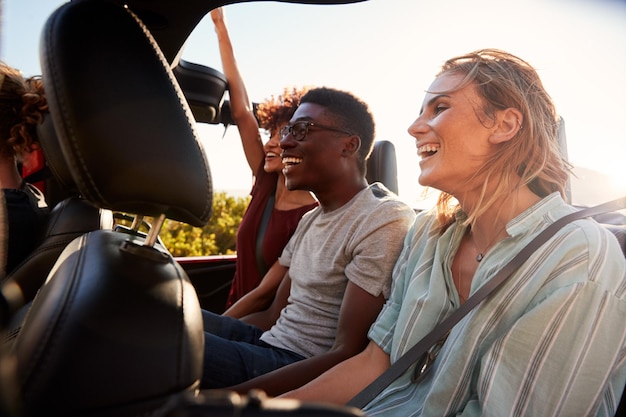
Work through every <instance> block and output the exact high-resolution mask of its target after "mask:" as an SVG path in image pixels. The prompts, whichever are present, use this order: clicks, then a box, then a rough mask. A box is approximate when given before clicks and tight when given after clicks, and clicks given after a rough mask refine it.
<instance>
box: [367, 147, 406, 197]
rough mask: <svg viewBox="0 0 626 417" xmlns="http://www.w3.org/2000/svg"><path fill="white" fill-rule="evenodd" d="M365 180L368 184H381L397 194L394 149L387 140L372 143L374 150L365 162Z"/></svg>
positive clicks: (396, 167)
mask: <svg viewBox="0 0 626 417" xmlns="http://www.w3.org/2000/svg"><path fill="white" fill-rule="evenodd" d="M365 176H366V178H367V182H368V183H370V184H371V183H373V182H381V183H383V185H384V186H385V187H387V188H388V189H389V190H390V191H393V192H394V193H396V194H398V166H397V161H396V148H395V146H394V145H393V143H392V142H390V141H388V140H378V141H376V142H374V148H373V149H372V153H371V155H370V157H369V159H368V160H367V172H366V175H365Z"/></svg>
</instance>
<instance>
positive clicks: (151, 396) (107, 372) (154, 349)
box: [15, 231, 203, 416]
mask: <svg viewBox="0 0 626 417" xmlns="http://www.w3.org/2000/svg"><path fill="white" fill-rule="evenodd" d="M85 265H88V266H89V267H88V268H84V266H85ZM199 309H200V306H199V304H198V301H197V297H196V295H195V290H194V289H193V286H192V284H191V283H190V282H189V281H188V280H187V279H186V277H185V273H184V271H183V270H182V268H181V267H180V266H179V265H178V264H176V263H175V262H173V260H172V259H171V257H170V256H169V254H168V253H167V252H166V251H165V250H164V249H162V248H150V247H146V246H142V241H141V239H138V238H133V237H132V236H130V235H127V234H123V233H116V232H113V231H97V232H92V233H89V234H87V235H85V236H83V237H82V238H80V239H76V240H74V241H73V242H72V243H70V245H69V246H68V247H67V248H66V250H65V251H64V252H63V254H62V255H61V259H60V260H59V262H57V264H56V265H55V269H54V270H53V272H52V274H51V277H50V279H49V280H48V282H47V283H46V285H45V286H44V287H43V288H42V289H41V291H40V293H39V294H38V295H37V298H36V299H35V302H34V303H33V305H32V307H31V310H30V311H29V313H28V316H27V319H26V322H25V324H24V327H23V328H22V331H21V333H20V335H19V337H18V338H17V339H16V344H15V349H16V352H17V353H18V354H17V358H18V369H19V378H20V384H21V387H22V390H23V401H24V404H25V407H24V408H25V415H83V416H86V415H112V416H113V415H114V416H125V415H140V414H141V413H142V412H146V411H147V410H151V409H155V408H157V407H158V406H161V405H163V403H165V402H166V401H167V400H168V399H169V398H170V397H171V396H172V395H177V394H179V393H182V392H185V391H186V390H187V389H189V388H190V386H192V385H193V384H194V381H196V380H199V378H200V377H201V372H202V352H203V347H202V346H203V335H202V332H201V331H198V329H200V330H201V329H202V316H201V314H199ZM192 352H197V353H198V354H190V353H192ZM139 410H141V412H139Z"/></svg>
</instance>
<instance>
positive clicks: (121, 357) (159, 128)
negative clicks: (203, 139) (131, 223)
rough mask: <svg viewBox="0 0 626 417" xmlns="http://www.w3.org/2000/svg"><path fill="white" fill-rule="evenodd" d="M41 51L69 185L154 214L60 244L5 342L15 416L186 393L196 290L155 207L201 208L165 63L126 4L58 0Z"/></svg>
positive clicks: (196, 320) (197, 316) (194, 350)
mask: <svg viewBox="0 0 626 417" xmlns="http://www.w3.org/2000/svg"><path fill="white" fill-rule="evenodd" d="M40 53H41V62H42V69H43V81H44V87H45V89H46V93H47V96H48V103H49V107H50V113H51V116H52V119H53V122H54V126H55V128H56V133H57V135H58V140H59V150H60V151H61V152H62V154H63V156H64V159H65V160H66V161H67V167H68V168H69V171H70V173H71V177H72V179H73V180H74V183H75V184H76V186H77V188H78V191H79V193H80V195H81V196H82V197H83V199H84V200H85V201H87V202H89V203H90V204H91V205H93V206H95V207H97V208H101V209H106V210H112V211H120V212H124V213H132V214H136V215H139V216H150V217H152V218H154V219H156V220H155V222H154V223H153V227H152V230H151V231H150V233H149V234H148V236H146V237H142V236H138V235H135V234H132V233H126V232H119V231H115V230H96V231H92V232H89V233H86V234H83V235H82V236H80V237H78V238H76V239H74V240H73V241H72V242H71V243H70V244H69V245H67V247H66V248H65V250H64V251H63V252H62V254H61V255H60V257H59V258H58V260H57V262H56V263H55V265H54V267H53V268H52V270H51V272H50V274H49V276H48V278H47V280H46V283H45V284H44V285H43V287H42V288H41V289H40V290H39V292H38V293H37V295H36V297H35V299H34V300H33V303H32V306H31V308H30V310H29V311H28V314H27V315H26V318H25V320H24V323H23V326H22V329H21V331H20V333H19V335H18V336H17V337H16V339H15V342H14V344H13V346H12V348H13V349H12V354H13V355H14V357H15V360H16V363H17V372H16V373H17V377H16V379H17V386H18V389H19V395H17V396H16V398H15V407H16V408H18V409H20V410H21V414H22V415H25V416H29V415H44V414H46V415H82V416H89V415H99V416H104V415H111V416H112V415H115V416H125V415H149V414H150V413H152V412H155V410H158V409H161V408H162V407H164V406H165V405H166V404H170V403H171V402H173V401H175V399H176V398H179V397H181V396H183V395H184V394H185V393H187V392H193V391H194V390H195V389H196V387H197V385H198V381H199V379H200V376H201V372H202V356H203V347H202V346H203V331H202V330H203V329H202V316H201V313H200V306H199V304H198V299H197V296H196V294H195V291H194V289H193V286H192V285H191V283H190V282H189V280H188V279H187V277H186V275H185V273H184V271H183V270H182V268H181V267H180V266H179V265H178V264H177V263H176V262H175V261H174V260H173V258H172V257H171V255H170V254H169V252H168V251H167V250H166V249H165V248H163V247H162V246H161V245H160V244H159V243H158V231H159V229H160V226H161V225H162V222H163V221H164V220H165V218H171V219H173V220H177V221H182V222H186V223H189V224H192V225H194V226H202V225H204V224H205V223H206V222H207V221H208V219H209V217H210V215H211V206H212V183H211V177H210V173H209V167H208V163H207V160H206V157H205V154H204V151H203V149H202V147H201V144H200V142H199V140H198V136H197V133H196V130H195V122H194V121H193V117H192V116H191V112H190V111H189V108H188V106H187V104H186V102H185V100H184V98H183V95H182V93H181V91H180V89H179V87H178V85H177V84H176V82H175V81H174V78H173V75H172V73H171V71H170V69H169V66H168V64H167V63H166V62H165V60H164V58H163V56H162V54H161V53H160V50H159V48H158V46H157V45H156V44H155V42H154V41H153V39H152V37H151V35H150V34H149V32H148V30H147V29H146V28H145V26H143V24H142V23H141V22H140V21H139V20H138V19H137V18H136V17H135V16H134V14H133V13H132V12H130V11H129V10H128V9H126V8H125V7H123V6H120V5H117V4H113V3H109V2H99V1H82V2H71V3H66V4H64V5H62V6H61V7H60V8H59V9H57V10H56V11H55V12H54V13H53V14H52V15H51V16H50V17H49V19H48V21H47V22H46V25H45V27H44V30H43V33H42V37H41V45H40Z"/></svg>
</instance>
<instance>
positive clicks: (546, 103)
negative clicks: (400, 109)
mask: <svg viewBox="0 0 626 417" xmlns="http://www.w3.org/2000/svg"><path fill="white" fill-rule="evenodd" d="M444 74H462V75H463V80H462V81H461V83H460V84H459V85H457V86H456V87H455V90H458V89H461V88H464V87H465V86H467V85H469V84H474V85H475V87H476V91H477V92H478V94H479V95H480V96H481V97H482V108H481V109H477V110H479V111H480V113H482V114H480V116H479V117H480V118H481V120H483V118H484V119H486V120H487V121H495V114H496V112H497V111H500V110H504V109H507V108H515V109H517V110H518V111H520V112H521V113H522V120H520V121H519V123H520V129H519V131H518V132H517V134H516V136H515V137H514V138H513V139H511V140H509V141H506V142H504V143H503V144H502V145H501V146H500V147H499V149H498V150H497V151H496V152H495V153H494V155H493V156H492V157H491V158H490V159H489V160H488V161H487V162H486V163H485V164H484V166H483V167H482V168H480V169H479V170H478V172H476V174H475V175H476V176H481V177H482V178H485V181H484V185H483V188H482V192H481V195H480V197H479V200H478V204H477V205H476V206H475V207H474V208H473V209H472V212H470V213H466V214H467V216H468V217H467V220H466V222H467V223H468V224H473V223H474V222H475V220H476V218H478V217H480V216H481V215H482V214H484V213H485V212H486V211H487V210H488V209H489V208H491V207H492V206H493V205H494V204H495V203H496V202H497V201H498V200H501V199H502V198H503V197H505V196H506V195H509V194H510V193H511V190H512V189H516V188H519V187H523V186H528V187H529V188H530V189H531V190H532V191H533V192H534V193H535V194H537V195H538V196H539V197H545V196H547V195H549V194H551V193H553V192H557V191H558V192H559V193H561V195H562V196H563V197H564V198H565V188H566V185H567V180H568V178H569V169H570V166H569V164H568V163H567V162H566V161H565V160H564V158H563V156H562V154H561V150H560V148H559V144H558V125H559V118H558V116H557V113H556V110H555V107H554V103H553V102H552V99H551V98H550V96H549V95H548V93H547V92H546V90H545V89H544V87H543V84H542V83H541V80H540V78H539V75H538V74H537V72H536V71H535V69H534V68H533V67H532V66H531V65H530V64H528V63H527V62H526V61H524V60H522V59H520V58H518V57H516V56H515V55H512V54H510V53H507V52H504V51H501V50H498V49H481V50H478V51H475V52H472V53H469V54H466V55H462V56H458V57H455V58H452V59H449V60H447V61H446V62H445V63H444V64H443V66H442V68H441V70H440V72H439V73H438V74H437V77H439V76H441V75H444ZM484 122H485V121H484V120H483V123H484ZM517 177H519V178H520V179H521V181H519V182H518V180H517ZM488 184H490V185H491V184H495V189H489V192H487V191H488V189H487V186H488ZM452 201H453V197H452V196H451V195H449V194H447V193H445V192H442V193H441V194H440V196H439V201H438V202H437V210H438V218H439V223H440V225H441V226H442V229H445V227H447V226H448V225H449V224H451V223H452V222H453V221H454V212H455V211H456V210H457V209H458V205H455V204H453V202H452Z"/></svg>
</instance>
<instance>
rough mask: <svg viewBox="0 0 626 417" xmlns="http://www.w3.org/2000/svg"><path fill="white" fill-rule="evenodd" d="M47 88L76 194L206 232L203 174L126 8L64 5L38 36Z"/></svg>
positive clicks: (163, 66) (180, 110)
mask: <svg viewBox="0 0 626 417" xmlns="http://www.w3.org/2000/svg"><path fill="white" fill-rule="evenodd" d="M40 55H41V57H40V58H41V63H42V71H43V81H44V87H45V89H46V94H47V96H48V103H49V107H50V113H51V115H52V118H53V120H54V125H55V127H56V131H57V134H58V139H59V145H60V148H61V150H62V152H63V155H64V156H65V160H66V161H67V163H68V167H69V170H70V172H71V174H72V177H73V179H74V181H75V183H76V184H77V186H78V189H79V191H80V194H81V195H82V196H83V197H84V198H85V199H87V200H89V201H90V202H92V203H93V204H95V205H97V206H98V207H101V208H107V209H110V210H114V211H122V212H127V213H133V214H140V215H148V216H158V215H160V214H162V213H165V215H166V217H168V218H170V219H174V220H179V221H182V222H186V223H189V224H191V225H194V226H202V225H204V224H205V223H206V222H207V221H208V219H209V217H210V214H211V206H212V183H211V176H210V172H209V165H208V162H207V160H206V156H205V154H204V150H203V149H202V145H201V144H200V141H199V139H198V135H197V132H196V128H195V121H194V119H193V116H192V114H191V111H190V110H189V107H188V105H187V102H186V101H185V99H184V97H183V94H182V92H181V90H180V88H179V86H178V84H177V83H176V81H175V79H174V76H173V75H172V72H171V70H170V68H169V67H168V65H167V63H166V62H165V59H164V58H163V55H162V53H161V52H160V50H159V47H158V45H156V43H155V42H154V40H153V38H152V36H151V35H150V33H149V32H148V30H147V29H146V28H145V26H144V25H143V24H142V23H141V22H140V21H139V20H138V19H137V18H136V17H135V16H134V15H133V14H132V12H130V11H129V10H128V9H126V8H124V7H123V6H120V5H116V4H113V3H111V2H101V1H98V0H93V1H92V0H84V1H81V2H71V3H66V4H65V5H63V6H61V7H60V8H59V9H57V10H56V11H55V12H54V13H53V14H52V15H51V16H50V18H49V19H48V21H47V22H46V25H45V27H44V30H43V33H42V37H41V45H40Z"/></svg>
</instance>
